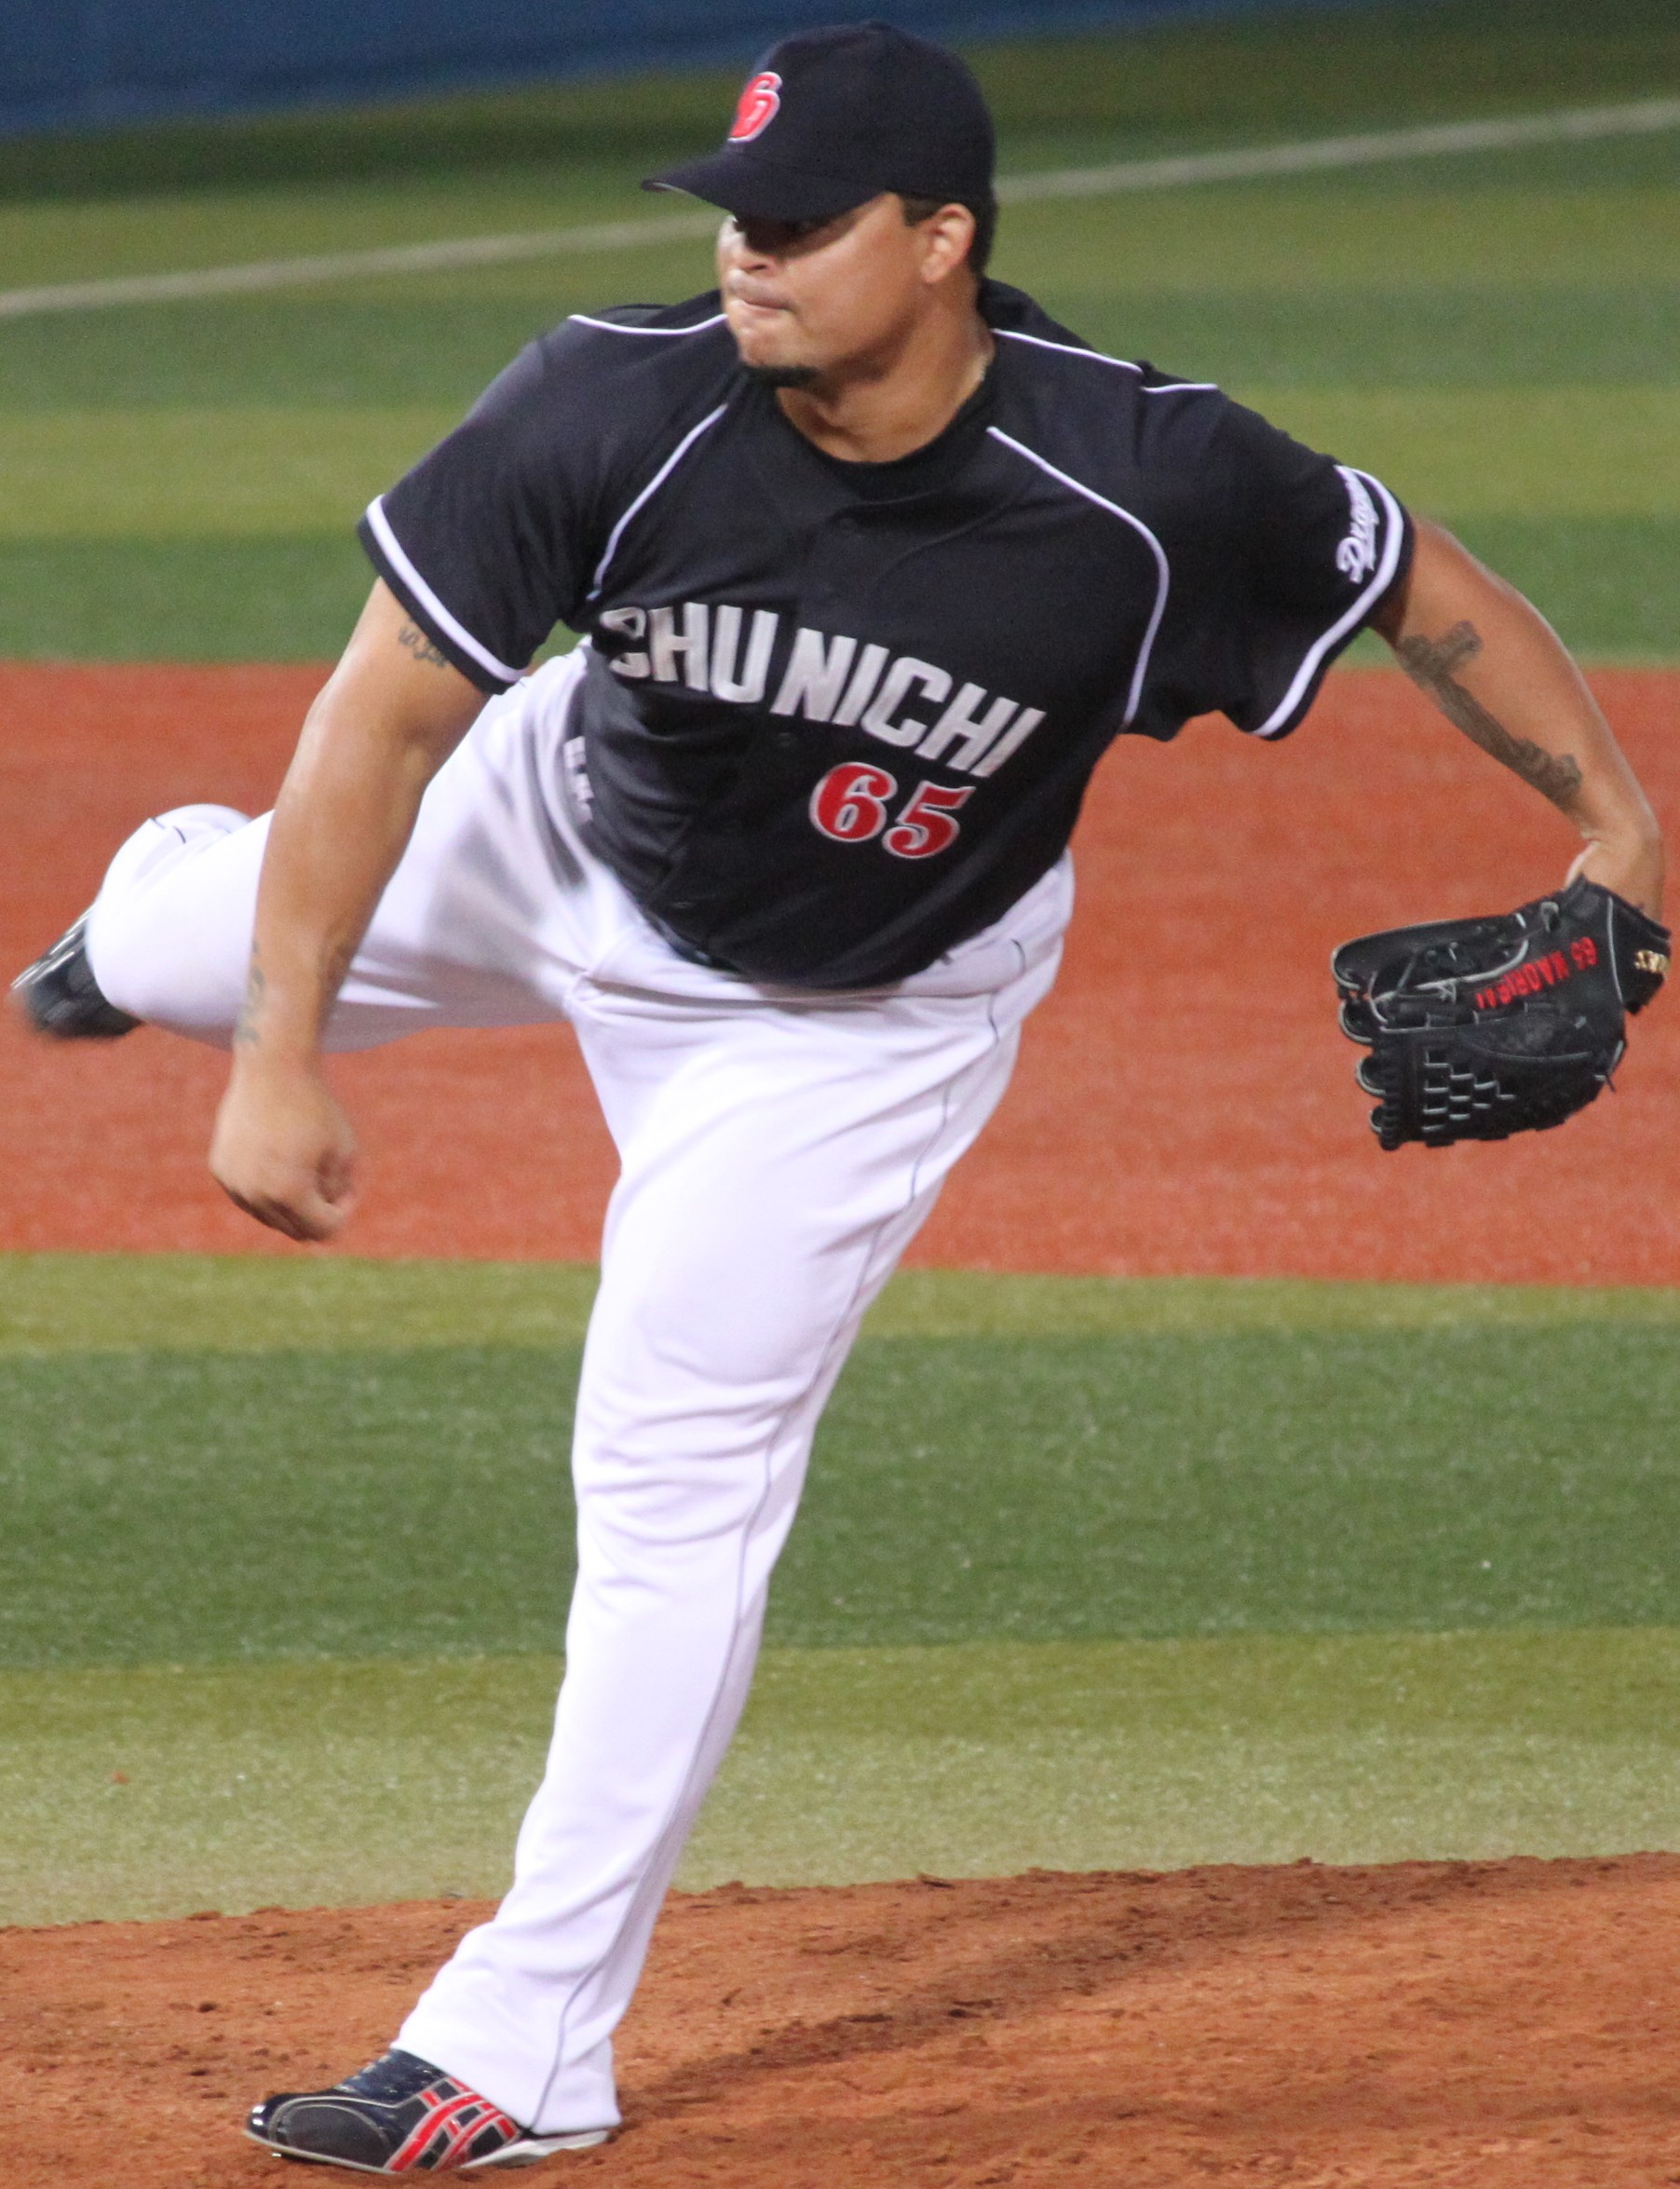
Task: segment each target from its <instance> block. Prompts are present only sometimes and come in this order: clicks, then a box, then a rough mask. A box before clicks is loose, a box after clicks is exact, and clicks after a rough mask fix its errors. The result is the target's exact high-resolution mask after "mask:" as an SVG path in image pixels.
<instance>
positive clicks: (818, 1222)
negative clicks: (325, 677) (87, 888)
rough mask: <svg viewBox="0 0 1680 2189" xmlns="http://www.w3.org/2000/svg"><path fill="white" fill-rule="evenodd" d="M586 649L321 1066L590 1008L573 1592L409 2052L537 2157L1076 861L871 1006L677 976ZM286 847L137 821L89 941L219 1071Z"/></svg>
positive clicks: (549, 680)
mask: <svg viewBox="0 0 1680 2189" xmlns="http://www.w3.org/2000/svg"><path fill="white" fill-rule="evenodd" d="M576 677H577V665H576V656H574V657H572V658H571V659H567V660H564V661H556V662H551V663H549V665H548V666H546V667H545V668H543V669H542V670H540V671H539V672H538V673H536V674H535V675H534V676H532V677H530V678H528V679H527V680H526V681H525V682H524V683H522V684H521V685H520V686H518V687H516V688H515V689H514V690H513V691H511V692H509V693H508V694H506V695H505V696H504V697H503V698H501V699H500V700H495V701H493V702H492V703H491V704H490V705H489V706H488V707H487V708H486V709H485V711H484V713H483V714H482V715H481V717H480V719H479V721H478V723H477V724H476V725H475V727H473V729H472V731H471V732H470V733H469V735H468V737H467V740H466V741H465V742H464V743H463V744H462V746H461V747H460V748H459V749H458V750H457V752H456V753H455V754H454V755H453V756H452V757H451V759H450V760H449V761H448V762H447V763H446V764H445V765H444V767H443V768H441V769H440V772H439V774H438V776H437V778H436V780H435V782H433V784H432V785H431V787H430V789H429V790H428V791H427V795H426V798H425V800H424V802H423V804H422V807H421V810H420V815H419V819H418V822H417V824H416V826H415V829H414V834H413V840H412V841H411V843H410V846H409V848H408V850H407V851H406V853H405V854H404V856H403V859H402V861H401V863H400V866H399V868H398V870H397V872H396V874H395V875H394V876H393V877H392V879H391V882H390V885H389V887H388V888H387V889H386V892H385V895H384V897H383V899H382V900H381V903H380V905H379V909H378V911H377V913H376V914H375V915H374V918H373V924H372V926H371V928H370V929H369V931H368V934H367V937H366V939H365V940H364V942H363V944H362V945H361V948H360V950H359V952H358V954H357V957H356V960H355V963H354V965H353V966H352V968H351V971H350V973H349V977H348V978H347V980H346V981H345V986H344V990H343V993H342V995H341V997H340V999H339V1002H338V1005H337V1008H336V1010H335V1011H334V1013H333V1015H332V1022H331V1027H330V1029H329V1043H330V1046H332V1047H333V1048H335V1049H359V1048H367V1047H371V1046H373V1044H375V1043H378V1042H382V1041H388V1040H393V1039H395V1038H396V1037H398V1036H399V1035H401V1034H405V1033H408V1032H410V1031H413V1030H415V1029H418V1028H420V1027H428V1026H456V1027H459V1026H506V1025H514V1024H530V1023H533V1022H535V1021H545V1020H553V1019H561V1018H564V1019H568V1020H569V1021H570V1022H571V1024H572V1025H573V1027H575V1028H576V1033H577V1038H578V1040H579V1041H580V1043H581V1045H582V1048H583V1053H584V1056H585V1058H586V1060H587V1062H588V1065H589V1071H590V1074H591V1076H592V1078H593V1081H594V1084H595V1087H596V1090H597V1093H598V1094H599V1096H600V1099H601V1103H602V1107H603V1110H604V1112H605V1116H606V1122H607V1124H608V1126H609V1127H610V1129H611V1131H612V1134H613V1137H614V1139H615V1141H616V1144H617V1149H618V1152H619V1155H620V1158H621V1162H622V1169H621V1174H620V1176H619V1179H618V1183H617V1186H616V1190H615V1191H614V1194H613V1197H612V1202H611V1205H610V1207H609V1210H608V1214H607V1220H606V1230H605V1237H604V1240H603V1250H602V1277H601V1290H600V1295H599V1297H598V1298H597V1300H596V1304H595V1309H594V1312H593V1315H592V1317H591V1319H590V1324H589V1339H588V1343H587V1345H586V1347H585V1352H584V1362H583V1373H582V1380H581V1385H580V1388H579V1393H578V1403H577V1417H576V1440H575V1446H574V1452H573V1469H574V1475H575V1480H576V1495H577V1530H578V1567H577V1583H576V1593H575V1595H574V1597H573V1600H572V1608H571V1613H570V1617H569V1620H568V1623H567V1627H566V1638H565V1656H566V1670H565V1678H564V1681H563V1684H562V1689H561V1693H560V1701H559V1706H558V1708H557V1711H556V1715H555V1725H554V1737H553V1744H552V1747H551V1748H550V1751H549V1763H548V1769H547V1773H546V1775H545V1777H544V1779H543V1782H542V1785H541V1787H540V1788H539V1789H538V1791H537V1793H536V1796H535V1800H534V1801H533V1802H532V1804H531V1807H530V1810H529V1812H528V1814H527V1815H526V1817H525V1821H524V1824H523V1827H522V1830H521V1832H520V1835H519V1842H518V1847H517V1851H516V1855H515V1862H514V1880H513V1884H512V1888H511V1890H510V1891H509V1892H508V1896H507V1897H506V1898H505V1899H504V1900H503V1901H502V1903H501V1906H500V1908H499V1909H498V1910H497V1912H496V1914H495V1918H494V1919H493V1920H492V1921H491V1922H490V1923H488V1924H483V1925H482V1926H481V1927H480V1928H479V1929H477V1930H474V1931H471V1932H469V1933H468V1934H467V1937H465V1938H464V1939H463V1940H462V1941H461V1944H460V1946H459V1947H458V1948H457V1950H456V1951H455V1954H454V1958H453V1959H452V1960H451V1961H450V1962H448V1963H447V1964H446V1965H445V1966H444V1967H443V1968H442V1969H441V1971H440V1973H439V1975H438V1977H437V1978H436V1979H435V1980H434V1981H433V1983H432V1984H431V1986H430V1988H429V1989H428V1990H427V1992H426V1993H425V1994H424V1996H423V1997H422V1998H421V1999H420V2001H419V2003H418V2005H416V2006H415V2008H414V2010H413V2013H412V2014H411V2015H410V2017H409V2019H408V2020H407V2021H406V2022H405V2023H404V2025H403V2028H402V2030H401V2033H400V2036H399V2038H398V2040H397V2041H398V2043H399V2044H400V2045H401V2046H404V2047H405V2048H406V2049H408V2050H409V2051H411V2052H415V2053H418V2054H419V2055H420V2056H421V2057H422V2058H423V2059H426V2060H431V2061H432V2062H434V2063H435V2064H436V2065H438V2066H440V2067H442V2068H444V2069H446V2070H447V2071H448V2072H449V2073H452V2074H454V2075H456V2076H458V2077H460V2078H461V2079H462V2080H463V2081H465V2082H467V2083H468V2084H470V2085H471V2086H472V2087H475V2088H476V2089H478V2090H480V2091H481V2092H482V2093H483V2095H484V2096H485V2097H487V2098H489V2099H491V2100H492V2101H494V2102H495V2104H497V2105H499V2106H501V2107H502V2108H503V2109H504V2110H505V2111H506V2112H508V2114H511V2115H512V2117H513V2118H514V2119H515V2120H517V2121H519V2122H521V2123H522V2124H523V2125H524V2126H525V2127H527V2128H531V2129H534V2130H535V2131H537V2132H538V2133H542V2134H559V2133H561V2132H562V2131H563V2130H566V2129H573V2128H593V2127H598V2126H603V2125H607V2124H611V2123H614V2122H616V2120H617V2117H618V2114H617V2108H616V2101H615V2097H614V2083H613V2048H612V2033H613V2031H614V2029H615V2027H616V2024H617V2022H618V2020H619V2018H620V2017H621V2015H622V2014H623V2012H624V2009H625V2007H626V2005H628V2004H629V2001H630V1994H631V1992H632V1991H633V1989H634V1987H635V1983H636V1979H637V1977H638V1976H639V1974H640V1972H641V1967H642V1964H643V1960H644V1956H645V1953H646V1950H647V1942H648V1938H649V1936H650V1934H651V1931H652V1928H653V1924H654V1918H655V1915H656V1913H657V1909H658V1906H659V1902H660V1900H661V1899H662V1898H663V1897H664V1894H665V1891H666V1888H667V1886H668V1884H669V1883H670V1880H671V1872H672V1870H673V1869H674V1867H675V1864H676V1861H677V1857H678V1855H679V1853H680V1851H681V1849H682V1846H683V1842H684V1839H685V1837H686V1835H687V1833H688V1831H689V1829H690V1827H691V1826H692V1824H693V1822H694V1819H695V1816H696V1815H697V1814H698V1809H699V1806H700V1803H701V1801H702V1799H703V1797H704V1795H705V1792H706V1788H707V1787H708V1786H709V1784H710V1783H711V1778H712V1776H713V1774H715V1772H716V1770H717V1767H718V1764H719V1762H720V1761H721V1760H722V1757H723V1755H724V1752H725V1748H726V1747H727V1746H728V1743H729V1740H730V1737H731V1735H732V1734H733V1733H734V1730H735V1726H736V1723H737V1720H738V1718H739V1715H740V1711H741V1707H742V1705H743V1704H744V1702H745V1699H746V1694H747V1688H748V1684H749V1681H750V1679H751V1677H752V1666H753V1661H754V1659H755V1656H756V1654H757V1650H758V1642H759V1635H760V1631H761V1628H762V1625H763V1619H764V1611H765V1595H766V1592H767V1589H768V1586H769V1581H770V1573H771V1569H772V1568H773V1566H774V1565H775V1562H776V1558H777V1556H778V1554H779V1551H780V1549H781V1545H782V1543H783V1541H784V1540H785V1538H786V1535H787V1532H788V1529H789V1526H790V1524H791V1522H792V1520H793V1511H794V1507H795V1505H796V1503H797V1502H798V1498H799V1492H800V1488H801V1484H802V1482H803V1478H804V1474H805V1466H806V1455H807V1453H808V1451H809V1448H810V1443H811V1437H812V1434H813V1432H814V1430H815V1428H816V1424H817V1420H818V1416H819V1415H820V1412H821V1409H822V1406H823V1403H824V1401H825V1400H826V1398H827V1396H828V1394H829V1392H830V1390H831V1389H832V1387H833V1382H834V1379H835V1377H836V1376H837V1375H838V1373H839V1370H840V1367H841V1365H842V1363H843V1362H844V1360H845V1358H846V1354H847V1349H848V1348H849V1346H850V1344H851V1341H852V1339H853V1337H854V1336H855V1335H856V1332H857V1329H858V1325H859V1323H860V1319H861V1317H862V1315H863V1312H864V1310H865V1309H866V1308H867V1307H868V1305H869V1303H870V1301H871V1300H872V1299H873V1298H874V1296H875V1294H876V1293H877V1292H878V1291H879V1289H880V1287H881V1285H883V1284H884V1283H885V1281H886V1279H887V1275H888V1274H889V1272H890V1271H891V1270H892V1268H893V1265H894V1264H895V1262H896V1261H897V1260H898V1258H899V1256H900V1254H901V1252H902V1250H903V1248H904V1246H905V1245H906V1244H907V1243H908V1241H909V1240H910V1239H911V1238H912V1237H913V1236H914V1234H915V1231H916V1230H917V1228H918V1226H919V1225H920V1224H921V1223H922V1221H923V1220H924V1218H925V1217H927V1215H928V1211H929V1210H930V1209H931V1207H932V1205H933V1203H934V1201H935V1199H936V1197H937V1195H938V1193H939V1190H940V1186H941V1184H942V1181H943V1179H944V1177H945V1175H946V1173H947V1172H948V1171H949V1170H950V1168H951V1166H952V1164H953V1163H954V1162H955V1161H956V1159H957V1157H958V1156H960V1155H961V1154H962V1153H963V1151H964V1150H965V1149H967V1148H968V1147H969V1144H970V1143H971V1142H972V1141H973V1139H974V1137H975V1135H977V1134H978V1133H979V1131H980V1129H981V1127H982V1125H983V1124H984V1122H985V1121H986V1119H987V1118H988V1117H989V1116H990V1114H991V1112H992V1110H993V1108H994V1107H995V1106H996V1102H997V1100H998V1097H999V1096H1000V1095H1001V1094H1002V1093H1003V1090H1004V1087H1005V1085H1006V1084H1007V1082H1008V1080H1009V1072H1010V1068H1011V1066H1012V1064H1013V1061H1014V1056H1015V1051H1016V1046H1017V1041H1018V1039H1019V1031H1020V1027H1021V1023H1022V1021H1023V1018H1024V1017H1025V1015H1026V1013H1028V1011H1030V1010H1031V1008H1032V1007H1033V1005H1034V1004H1035V1003H1036V1002H1037V1001H1038V1000H1039V999H1040V998H1041V997H1042V996H1043V995H1044V994H1045V993H1046V992H1047V991H1048V989H1049V987H1050V983H1051V981H1052V980H1053V979H1054V977H1055V971H1056V965H1057V961H1058V959H1059V956H1060V952H1061V941H1062V933H1063V930H1064V926H1065V924H1066V921H1067V917H1068V913H1069V911H1070V909H1071V904H1072V873H1071V867H1070V865H1069V863H1067V862H1066V861H1065V860H1064V862H1063V863H1062V864H1061V865H1060V866H1058V867H1057V868H1055V869H1054V870H1052V872H1051V873H1050V874H1049V875H1047V876H1046V877H1044V879H1043V880H1042V881H1041V882H1039V883H1038V884H1037V885H1036V887H1035V888H1034V889H1033V890H1032V891H1029V892H1028V893H1027V895H1026V896H1025V897H1023V899H1022V900H1021V901H1020V903H1019V904H1017V905H1016V906H1015V907H1014V908H1013V910H1012V911H1011V912H1010V913H1009V915H1008V916H1007V917H1006V918H1004V919H1003V920H1001V921H1000V922H998V923H997V925H996V926H995V927H993V928H991V929H989V930H988V931H985V932H984V933H982V934H981V935H978V936H976V937H975V938H974V939H973V940H971V941H970V942H969V943H966V944H964V945H962V946H961V947H959V948H958V949H956V950H955V951H953V952H951V953H950V954H949V955H948V956H947V957H945V958H943V959H941V960H940V961H939V962H938V963H937V964H935V965H933V966H932V967H930V968H929V969H928V971H927V972H922V973H919V974H917V975H915V977H914V978H912V979H910V980H907V981H904V982H901V983H900V984H899V985H897V986H893V987H890V988H885V989H881V990H876V991H872V992H869V993H857V994H847V995H840V996H833V995H826V996H825V995H818V994H814V993H811V992H808V991H806V992H796V991H791V990H786V989H781V990H778V989H771V988H766V987H761V986H755V985H753V984H752V983H751V982H748V981H745V980H741V979H738V978H735V977H732V976H729V975H726V974H723V973H719V972H713V971H711V970H709V969H707V968H704V967H700V966H696V965H692V964H689V963H688V962H687V961H686V960H685V959H682V958H681V957H679V956H678V955H677V954H676V953H675V952H674V951H672V950H671V948H670V946H669V945H667V944H666V943H665V942H664V941H663V940H662V939H661V938H660V937H659V935H658V934H657V932H656V931H654V930H653V929H652V928H651V927H650V926H649V925H648V923H647V922H646V920H645V919H644V918H642V916H641V914H640V913H639V912H638V911H637V909H636V907H635V905H634V904H633V903H632V902H631V901H630V898H629V897H628V895H627V894H626V893H625V891H623V889H622V888H621V887H620V886H619V885H618V883H617V882H616V880H615V879H614V878H613V877H612V876H611V875H610V874H609V873H608V872H607V871H606V869H605V868H604V867H603V865H602V864H601V863H600V862H599V861H598V860H596V859H595V858H594V857H592V856H591V854H590V853H589V851H588V850H586V849H585V848H584V846H583V844H582V843H581V842H580V840H579V837H578V834H577V830H576V826H575V824H574V822H573V820H572V817H571V815H570V813H569V812H568V810H567V806H566V800H565V795H564V794H563V793H562V787H561V786H562V761H563V755H562V744H563V742H564V739H565V734H566V730H565V724H566V715H567V711H568V708H569V705H570V701H571V696H572V693H573V690H574V688H575V687H576ZM265 833H266V830H265V823H264V822H261V821H256V822H251V823H245V822H244V821H243V819H242V817H241V816H238V815H236V814H233V813H231V812H229V811H228V810H227V809H224V808H217V807H186V808H183V809H179V810H178V811H177V812H176V813H174V814H166V815H164V816H163V817H162V818H161V819H160V820H158V821H154V822H148V823H146V824H145V826H144V827H142V829H141V830H139V831H138V833H137V834H136V835H135V836H131V837H130V838H129V841H128V843H127V844H125V845H124V846H123V848H122V849H121V850H119V851H118V853H117V855H116V858H115V861H114V862H113V864H112V866H111V869H110V872H109V874H108V876H107V877H106V881H105V884H104V887H103V889H102V891H101V894H100V897H99V899H98V902H97V904H96V905H95V907H94V909H93V913H92V916H91V918H90V920H89V924H88V954H89V958H90V961H91V963H92V967H93V971H94V974H95V977H96V978H97V979H98V981H99V984H100V986H101V987H102V989H103V991H104V993H105V994H106V995H107V996H108V997H109V998H110V999H111V1000H112V1002H114V1003H115V1004H116V1005H118V1006H119V1007H120V1008H121V1009H122V1010H124V1011H128V1012H131V1013H134V1015H135V1016H137V1017H140V1018H143V1019H147V1020H149V1021H151V1022H152V1023H153V1024H155V1025H157V1026H161V1027H169V1028H171V1029H173V1030H174V1031H176V1032H179V1033H182V1034H185V1035H189V1036H191V1037H193V1038H194V1039H196V1040H205V1041H210V1042H214V1043H217V1044H220V1045H222V1046H224V1047H225V1046H227V1045H228V1043H229V1041H230V1040H231V1033H232V1028H233V1025H234V1021H235V1017H236V1014H237V1010H238V1006H239V1002H240V999H241V996H242V993H243V988H244V983H245V972H246V964H247V959H248V956H249V952H250V946H251V923H252V915H253V909H254V904H255V895H256V885H257V874H258V869H259V866H260V864H261V861H262V855H263V847H264V839H265Z"/></svg>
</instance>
